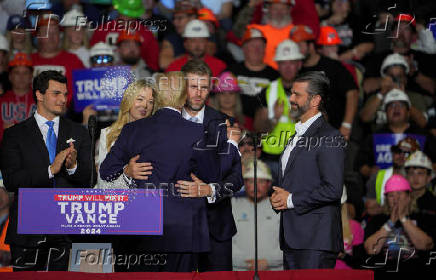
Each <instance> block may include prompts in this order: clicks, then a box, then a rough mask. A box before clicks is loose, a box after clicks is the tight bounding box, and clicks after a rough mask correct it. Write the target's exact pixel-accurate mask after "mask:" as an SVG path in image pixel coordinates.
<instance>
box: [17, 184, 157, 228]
mask: <svg viewBox="0 0 436 280" xmlns="http://www.w3.org/2000/svg"><path fill="white" fill-rule="evenodd" d="M18 195H19V200H18V233H19V234H113V235H119V234H122V235H162V232H163V231H162V229H163V217H162V216H163V201H162V190H150V189H129V190H125V189H123V190H121V189H120V190H112V189H111V190H102V189H56V188H41V189H39V188H20V189H19V194H18Z"/></svg>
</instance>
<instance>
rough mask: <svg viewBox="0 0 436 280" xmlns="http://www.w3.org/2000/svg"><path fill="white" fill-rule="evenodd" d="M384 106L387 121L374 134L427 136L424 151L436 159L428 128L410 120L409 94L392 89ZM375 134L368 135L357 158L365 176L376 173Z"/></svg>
mask: <svg viewBox="0 0 436 280" xmlns="http://www.w3.org/2000/svg"><path fill="white" fill-rule="evenodd" d="M383 108H384V110H385V112H386V117H387V123H386V124H385V125H384V126H383V127H382V128H380V129H378V130H376V131H375V133H373V134H408V135H409V134H412V135H413V134H414V135H421V136H425V146H424V148H423V151H424V152H425V153H426V154H428V155H429V156H430V158H431V159H432V161H436V142H435V139H434V137H433V136H432V135H430V134H429V133H428V132H427V131H426V130H424V129H421V128H419V127H417V126H416V125H415V124H414V123H412V122H410V120H409V118H410V100H409V97H408V96H407V94H405V93H404V92H403V91H401V90H399V89H392V90H391V91H389V92H388V93H387V95H386V97H385V98H384V101H383ZM373 134H370V135H368V136H367V138H366V140H365V141H364V143H363V144H362V145H361V146H360V150H359V153H358V155H357V158H356V165H357V166H356V167H357V168H358V170H359V172H360V174H361V175H362V176H363V177H364V178H368V177H370V176H371V175H372V174H374V173H376V171H377V167H376V166H375V158H374V157H375V155H374V147H373Z"/></svg>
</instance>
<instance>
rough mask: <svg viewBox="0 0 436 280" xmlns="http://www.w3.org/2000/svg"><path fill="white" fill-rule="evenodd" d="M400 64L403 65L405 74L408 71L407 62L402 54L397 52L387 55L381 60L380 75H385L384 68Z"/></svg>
mask: <svg viewBox="0 0 436 280" xmlns="http://www.w3.org/2000/svg"><path fill="white" fill-rule="evenodd" d="M394 65H400V66H403V67H404V69H405V71H406V74H408V73H409V64H408V63H407V61H406V59H405V58H404V56H402V55H401V54H398V53H394V54H390V55H388V56H387V57H386V58H385V60H383V63H382V66H381V68H380V74H381V76H382V77H384V76H386V70H387V68H388V67H391V66H394Z"/></svg>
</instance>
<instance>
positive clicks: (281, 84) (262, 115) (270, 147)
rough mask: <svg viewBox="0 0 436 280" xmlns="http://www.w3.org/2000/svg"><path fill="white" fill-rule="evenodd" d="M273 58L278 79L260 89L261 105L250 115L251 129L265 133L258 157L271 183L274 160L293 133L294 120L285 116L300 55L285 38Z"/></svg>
mask: <svg viewBox="0 0 436 280" xmlns="http://www.w3.org/2000/svg"><path fill="white" fill-rule="evenodd" d="M274 59H275V61H277V63H278V67H279V68H278V69H279V73H280V78H278V79H277V80H275V81H273V82H272V83H271V84H270V85H269V86H268V88H267V89H266V90H264V91H262V93H261V96H260V101H261V104H262V107H260V108H259V109H257V111H256V115H255V117H254V129H255V131H258V132H263V133H268V135H266V137H264V138H263V139H262V159H263V160H264V161H265V163H266V164H268V166H269V167H270V169H271V172H272V174H273V183H276V182H277V178H278V172H279V170H278V159H279V158H280V154H281V153H282V152H283V150H284V147H285V145H286V143H287V142H288V139H289V138H290V137H291V135H292V134H294V125H295V122H294V120H293V119H292V117H291V116H290V115H289V111H290V103H289V96H291V87H292V82H293V81H294V79H295V77H296V76H297V74H298V72H299V71H300V68H301V65H302V63H303V62H302V61H303V59H304V56H303V55H302V54H301V53H300V50H299V48H298V46H297V44H296V43H294V42H293V41H291V40H289V39H288V40H285V41H283V42H282V43H280V45H279V46H278V47H277V50H276V56H275V57H274Z"/></svg>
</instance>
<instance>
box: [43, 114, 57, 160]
mask: <svg viewBox="0 0 436 280" xmlns="http://www.w3.org/2000/svg"><path fill="white" fill-rule="evenodd" d="M46 124H47V125H48V132H47V140H46V143H45V144H46V146H47V150H48V155H49V158H50V164H52V163H53V161H54V159H55V157H56V142H57V138H56V133H55V131H54V128H53V125H54V122H53V121H47V122H46Z"/></svg>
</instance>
